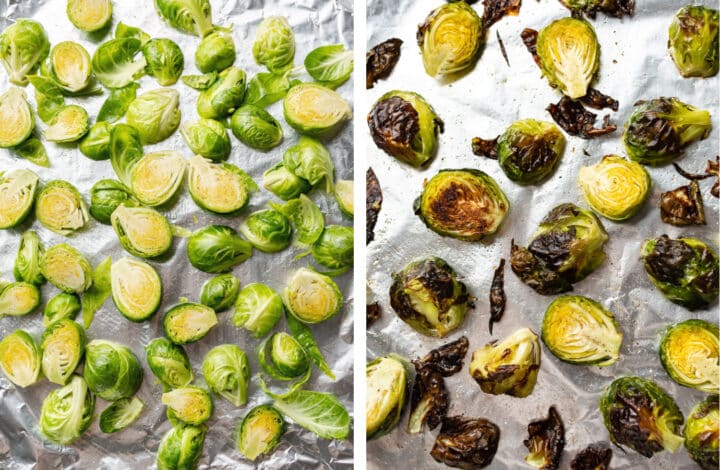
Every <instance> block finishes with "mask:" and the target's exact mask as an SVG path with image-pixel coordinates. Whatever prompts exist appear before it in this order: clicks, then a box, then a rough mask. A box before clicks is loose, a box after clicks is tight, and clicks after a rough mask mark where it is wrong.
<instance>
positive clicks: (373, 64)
mask: <svg viewBox="0 0 720 470" xmlns="http://www.w3.org/2000/svg"><path fill="white" fill-rule="evenodd" d="M402 43H403V42H402V39H398V38H390V39H388V40H387V41H383V42H381V43H380V44H378V45H377V46H375V47H373V48H372V49H370V50H369V51H368V52H367V54H365V88H366V89H370V88H372V87H373V86H374V85H375V83H376V82H377V81H378V80H380V79H381V78H387V77H389V76H390V74H391V73H392V71H393V69H394V68H395V64H397V61H398V59H400V46H402Z"/></svg>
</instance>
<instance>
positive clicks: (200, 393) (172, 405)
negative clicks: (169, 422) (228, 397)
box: [160, 386, 213, 426]
mask: <svg viewBox="0 0 720 470" xmlns="http://www.w3.org/2000/svg"><path fill="white" fill-rule="evenodd" d="M160 401H161V402H162V404H163V405H166V406H167V407H168V413H170V412H172V415H173V416H174V417H175V418H177V419H178V420H180V421H182V422H183V423H185V424H192V425H195V426H198V425H200V424H202V423H204V422H205V421H207V420H208V419H210V416H211V415H212V411H213V404H212V399H211V398H210V395H209V394H208V392H206V391H205V390H203V389H202V388H200V387H192V386H186V387H179V388H176V389H174V390H171V391H169V392H165V393H163V394H162V398H161V400H160Z"/></svg>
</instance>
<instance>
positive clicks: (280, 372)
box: [258, 332, 310, 380]
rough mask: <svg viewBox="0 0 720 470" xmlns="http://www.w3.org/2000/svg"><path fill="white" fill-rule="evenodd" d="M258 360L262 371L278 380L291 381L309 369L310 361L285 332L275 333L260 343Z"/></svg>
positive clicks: (297, 343)
mask: <svg viewBox="0 0 720 470" xmlns="http://www.w3.org/2000/svg"><path fill="white" fill-rule="evenodd" d="M258 358H259V360H260V365H261V366H262V368H263V370H264V371H265V372H266V373H267V374H268V375H270V377H272V378H274V379H278V380H292V379H294V378H297V377H300V376H301V375H303V374H305V373H306V372H307V371H308V370H309V369H310V361H309V359H308V357H307V354H306V353H305V350H304V349H303V347H302V346H301V345H300V343H299V342H298V341H297V340H296V339H295V338H293V337H292V336H290V335H289V334H287V333H285V332H279V333H275V334H273V335H272V336H270V337H269V338H267V339H266V340H265V341H263V342H262V344H261V345H260V347H259V349H258Z"/></svg>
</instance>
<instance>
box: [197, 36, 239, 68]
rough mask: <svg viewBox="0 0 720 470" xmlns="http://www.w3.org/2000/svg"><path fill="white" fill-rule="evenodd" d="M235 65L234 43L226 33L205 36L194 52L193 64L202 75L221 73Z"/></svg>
mask: <svg viewBox="0 0 720 470" xmlns="http://www.w3.org/2000/svg"><path fill="white" fill-rule="evenodd" d="M234 63H235V43H234V42H233V39H232V35H230V32H226V31H221V30H218V31H214V32H212V33H210V34H208V35H207V36H205V37H204V38H203V39H202V41H200V44H199V45H198V47H197V49H196V50H195V64H196V65H197V68H198V70H200V71H201V72H202V73H209V72H222V71H223V70H225V69H226V68H228V67H230V66H231V65H232V64H234Z"/></svg>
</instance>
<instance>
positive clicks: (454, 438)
mask: <svg viewBox="0 0 720 470" xmlns="http://www.w3.org/2000/svg"><path fill="white" fill-rule="evenodd" d="M452 5H457V3H453V4H452ZM499 441H500V428H498V427H497V426H496V425H495V423H493V422H491V421H488V420H486V419H482V418H478V419H472V418H465V417H463V416H452V417H449V418H445V419H444V420H443V423H442V427H441V428H440V433H439V434H438V435H437V437H436V438H435V444H434V445H433V448H432V450H431V451H430V455H432V458H433V459H435V461H436V462H440V463H444V464H445V465H447V466H449V467H457V468H483V467H487V466H488V465H490V463H491V462H492V460H493V458H494V457H495V452H497V448H498V443H499Z"/></svg>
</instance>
